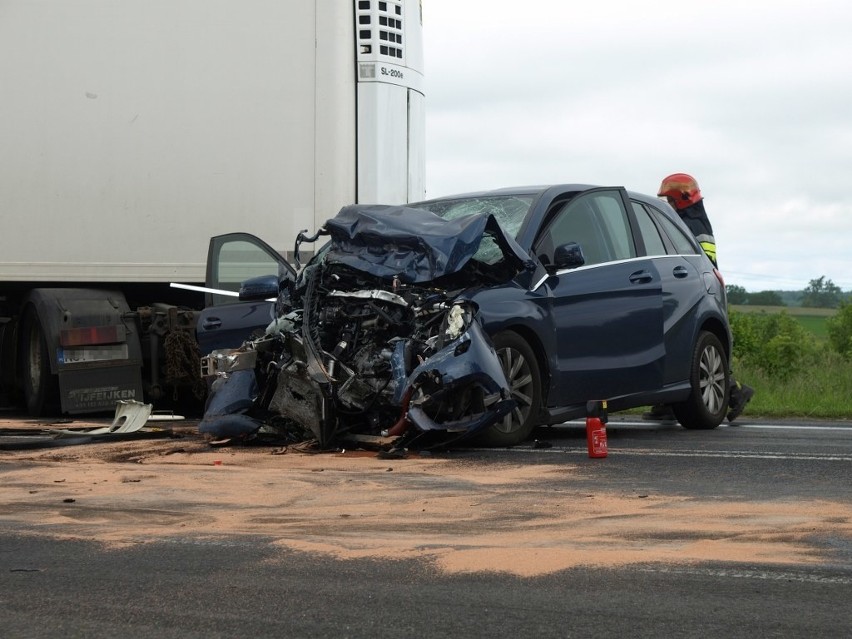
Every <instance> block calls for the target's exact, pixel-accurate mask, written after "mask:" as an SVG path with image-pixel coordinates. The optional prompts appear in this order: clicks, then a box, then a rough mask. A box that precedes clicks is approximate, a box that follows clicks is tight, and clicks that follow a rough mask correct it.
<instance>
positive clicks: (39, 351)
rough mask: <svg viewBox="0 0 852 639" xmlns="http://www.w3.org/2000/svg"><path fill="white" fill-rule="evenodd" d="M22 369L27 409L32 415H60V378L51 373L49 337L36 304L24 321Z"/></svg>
mask: <svg viewBox="0 0 852 639" xmlns="http://www.w3.org/2000/svg"><path fill="white" fill-rule="evenodd" d="M20 370H21V379H22V386H23V391H24V399H25V401H26V404H27V412H28V413H29V414H30V415H32V416H33V417H41V416H45V415H57V414H59V379H58V378H57V376H56V375H52V374H51V372H50V352H49V350H48V347H47V339H46V337H45V334H44V329H43V328H42V325H41V321H40V320H39V318H38V313H36V311H35V309H34V308H33V307H29V308H27V310H26V311H25V312H24V315H23V318H22V320H21V368H20Z"/></svg>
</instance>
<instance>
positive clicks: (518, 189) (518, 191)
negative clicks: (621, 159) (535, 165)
mask: <svg viewBox="0 0 852 639" xmlns="http://www.w3.org/2000/svg"><path fill="white" fill-rule="evenodd" d="M555 187H559V188H560V189H562V190H565V191H587V190H589V189H597V188H601V187H599V186H595V185H593V184H542V185H533V186H509V187H503V188H499V189H488V190H483V191H470V192H467V193H452V194H449V195H442V196H439V197H431V198H429V199H427V200H421V202H422V203H426V202H438V201H441V200H460V199H467V198H474V197H487V196H491V195H537V194H539V193H543V192H544V191H547V190H549V189H552V188H555ZM619 188H621V187H619Z"/></svg>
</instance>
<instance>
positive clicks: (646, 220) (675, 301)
mask: <svg viewBox="0 0 852 639" xmlns="http://www.w3.org/2000/svg"><path fill="white" fill-rule="evenodd" d="M631 204H632V207H633V212H634V214H635V216H636V219H637V221H638V226H639V232H640V234H641V236H642V242H643V244H644V245H645V254H646V255H648V256H649V257H653V258H654V261H655V262H656V264H657V270H658V272H659V273H660V282H661V285H662V293H663V332H664V336H665V345H666V364H665V373H664V382H665V383H667V384H670V383H675V382H679V381H683V380H685V379H687V378H688V377H689V367H690V364H691V362H692V347H693V344H694V342H695V338H696V315H697V312H698V309H699V306H700V304H701V301H702V299H703V298H704V296H705V295H706V290H705V287H704V275H703V273H702V270H701V269H700V268H699V267H698V265H699V264H702V263H705V264H707V266H708V267H709V266H710V263H709V262H706V261H705V260H703V259H701V255H700V249H699V248H698V246H697V245H696V244H695V243H694V242H693V241H692V240H691V239H690V238H688V237H687V236H686V235H685V233H684V232H683V231H682V230H681V229H680V228H678V227H677V226H676V225H675V224H674V223H673V222H672V221H671V220H669V219H668V218H667V217H666V216H665V215H664V214H663V213H662V212H661V211H659V210H657V209H656V208H655V207H653V206H650V205H647V204H644V203H641V202H637V201H632V202H631ZM706 270H707V272H708V273H709V271H710V269H709V268H708V269H706Z"/></svg>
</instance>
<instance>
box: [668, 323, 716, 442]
mask: <svg viewBox="0 0 852 639" xmlns="http://www.w3.org/2000/svg"><path fill="white" fill-rule="evenodd" d="M729 382H730V373H729V371H728V358H727V356H726V355H725V349H724V348H723V347H722V342H720V341H719V338H718V337H716V336H715V335H714V334H713V333H709V332H707V331H702V332H701V333H699V335H698V340H697V341H696V342H695V348H694V349H693V352H692V366H691V368H690V372H689V384H690V386H691V388H692V391H691V392H690V394H689V398H688V399H687V400H686V401H685V402H681V403H678V404H675V405H674V406H673V407H672V408H673V409H674V414H675V417H677V419H678V421H679V422H680V423H681V425H682V426H683V427H684V428H690V429H704V430H706V429H710V428H716V426H718V425H719V424H721V423H722V420H723V419H724V418H725V412H726V411H727V409H728V393H729Z"/></svg>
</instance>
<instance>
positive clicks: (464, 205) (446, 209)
mask: <svg viewBox="0 0 852 639" xmlns="http://www.w3.org/2000/svg"><path fill="white" fill-rule="evenodd" d="M532 201H533V196H532V195H490V196H483V197H471V198H465V199H458V200H437V201H434V202H425V203H423V204H412V205H410V206H416V207H417V208H419V209H426V210H427V211H431V212H432V213H434V214H435V215H438V216H440V217H442V218H444V219H446V220H454V219H456V218H459V217H464V216H465V215H472V214H474V213H489V214H491V215H493V216H494V217H495V218H497V222H499V223H500V226H502V227H503V230H504V231H505V232H506V235H509V236H511V237H513V238H516V237H517V235H518V230H519V229H520V228H521V223H522V222H523V221H524V218H525V217H526V215H527V211H529V210H530V205H531V204H532Z"/></svg>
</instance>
